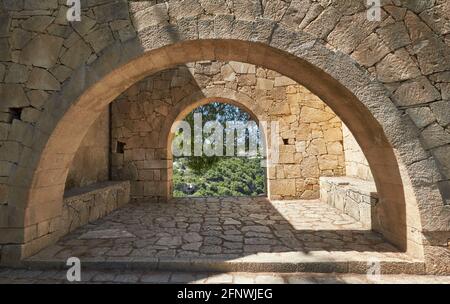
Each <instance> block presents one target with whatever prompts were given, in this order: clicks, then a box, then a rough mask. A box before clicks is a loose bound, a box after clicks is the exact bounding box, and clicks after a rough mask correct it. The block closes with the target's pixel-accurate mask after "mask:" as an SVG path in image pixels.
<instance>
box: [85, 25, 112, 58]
mask: <svg viewBox="0 0 450 304" xmlns="http://www.w3.org/2000/svg"><path fill="white" fill-rule="evenodd" d="M86 41H87V42H88V43H89V44H90V45H91V46H92V48H93V49H94V51H95V52H97V53H98V52H100V51H102V50H103V49H104V48H106V47H107V46H108V45H110V44H112V43H113V42H114V37H113V35H112V34H111V31H110V30H109V28H107V27H102V28H99V29H97V30H95V31H93V32H90V33H89V34H88V35H86Z"/></svg>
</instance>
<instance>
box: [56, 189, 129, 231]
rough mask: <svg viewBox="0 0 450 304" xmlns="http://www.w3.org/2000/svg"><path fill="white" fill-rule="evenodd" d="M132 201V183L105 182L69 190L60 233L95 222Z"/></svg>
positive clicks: (65, 198)
mask: <svg viewBox="0 0 450 304" xmlns="http://www.w3.org/2000/svg"><path fill="white" fill-rule="evenodd" d="M129 201H130V183H129V182H128V181H123V182H103V183H97V184H93V185H90V186H88V187H81V188H77V189H73V190H70V191H67V192H66V194H65V197H64V203H63V211H62V217H61V222H60V225H61V226H60V227H59V233H61V235H65V234H67V233H69V232H71V231H73V230H75V229H76V228H78V227H80V226H82V225H86V224H87V223H89V222H93V221H95V220H97V219H99V218H102V217H104V216H105V215H107V214H109V213H111V212H112V211H114V210H115V209H117V208H120V207H122V206H124V205H126V204H127V203H129Z"/></svg>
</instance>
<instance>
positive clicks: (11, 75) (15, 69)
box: [5, 63, 28, 83]
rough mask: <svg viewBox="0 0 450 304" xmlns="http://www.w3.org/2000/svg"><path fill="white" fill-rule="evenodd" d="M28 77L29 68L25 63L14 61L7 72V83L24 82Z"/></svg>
mask: <svg viewBox="0 0 450 304" xmlns="http://www.w3.org/2000/svg"><path fill="white" fill-rule="evenodd" d="M27 79H28V68H27V67H26V66H24V65H21V64H17V63H13V64H12V65H10V67H9V70H8V73H7V74H6V78H5V82H6V83H24V82H26V81H27Z"/></svg>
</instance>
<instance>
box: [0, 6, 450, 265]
mask: <svg viewBox="0 0 450 304" xmlns="http://www.w3.org/2000/svg"><path fill="white" fill-rule="evenodd" d="M180 18H181V17H180ZM324 22H325V21H324ZM135 23H136V24H138V25H137V32H138V36H137V38H134V39H131V40H128V41H127V42H123V43H116V44H113V45H111V46H110V47H108V48H106V49H105V50H103V51H102V53H101V54H100V56H99V58H98V59H96V60H95V61H93V62H92V63H91V64H90V65H82V66H80V67H78V68H77V69H76V70H75V71H74V72H73V73H72V74H71V77H70V78H69V79H68V80H67V81H66V82H64V84H63V85H62V87H61V90H60V91H58V92H56V93H54V94H53V95H52V96H51V97H50V98H49V99H48V100H47V102H46V104H45V107H44V108H43V111H42V113H41V114H40V116H39V118H38V119H37V121H36V123H35V124H34V125H33V126H31V127H30V128H28V129H27V131H26V138H25V139H24V140H23V141H24V142H25V144H24V147H23V148H22V149H21V153H20V154H19V155H20V156H18V159H17V164H18V165H17V166H14V167H13V168H11V169H10V170H9V173H8V174H9V175H8V204H7V205H6V207H3V208H2V211H5V212H2V214H7V215H8V216H7V219H6V220H3V221H2V223H3V225H2V226H3V228H2V230H1V231H2V243H7V244H8V245H6V246H3V247H2V262H8V261H11V260H16V261H17V260H18V259H20V258H23V257H26V256H29V255H31V254H33V253H35V252H36V251H38V250H39V249H41V248H43V247H44V246H46V245H48V244H50V243H52V242H53V241H54V240H56V239H57V238H58V236H59V235H58V221H59V217H60V212H61V201H62V195H63V191H64V184H65V179H66V176H67V173H68V168H69V165H70V162H71V160H72V158H73V155H74V153H75V152H76V150H77V148H78V145H79V144H80V142H81V140H82V139H83V136H84V135H85V133H86V132H87V130H88V128H89V126H90V125H91V124H92V123H93V122H94V121H95V119H96V117H97V116H98V115H99V114H100V113H101V110H103V109H104V107H105V106H106V105H107V104H108V103H110V102H111V101H112V100H114V98H115V97H116V96H118V95H119V94H120V93H121V92H123V91H124V90H125V89H126V88H128V87H129V86H130V85H132V84H133V83H135V82H136V81H138V80H140V79H142V78H143V77H145V76H147V75H150V74H152V73H155V72H157V71H160V70H163V69H165V68H169V67H173V66H175V65H177V64H183V63H187V62H193V61H199V60H222V61H230V60H235V61H241V62H248V63H252V64H255V65H260V66H263V67H266V68H269V69H272V70H275V71H277V72H279V73H281V74H283V75H286V76H288V77H290V78H292V79H293V80H295V81H297V82H298V83H300V84H302V85H304V86H305V87H307V88H308V89H309V90H310V91H311V92H313V93H314V94H316V95H317V96H319V97H320V98H321V99H322V100H323V101H324V102H326V103H327V105H328V106H329V107H331V108H332V109H333V111H334V112H335V113H336V114H337V115H338V116H339V117H340V118H341V119H342V121H343V122H344V123H345V124H346V125H347V126H348V128H349V129H350V130H351V132H352V133H353V134H354V136H355V138H356V139H357V141H358V143H359V145H360V146H361V148H362V150H363V151H364V153H365V155H366V157H367V160H368V162H369V164H370V167H371V170H372V173H373V176H374V180H375V183H376V185H377V188H378V191H379V195H380V204H382V205H381V210H382V212H380V222H381V227H380V230H381V231H382V232H383V234H384V236H385V237H386V238H387V239H389V240H390V241H391V242H393V243H395V244H396V245H397V246H399V247H400V248H402V249H405V250H408V251H409V252H411V253H412V254H415V255H418V256H420V255H421V253H422V248H423V247H422V246H423V245H426V250H425V257H426V258H427V259H429V260H430V261H433V265H430V267H436V265H434V264H440V265H444V266H445V265H447V266H446V267H448V254H447V257H445V256H443V255H441V254H442V252H444V253H445V252H446V250H447V249H446V248H445V247H443V246H442V242H443V241H444V240H445V239H446V237H447V236H448V230H449V227H448V225H449V221H448V219H449V216H450V212H449V209H448V208H447V207H445V206H444V203H443V197H442V196H441V194H440V192H439V188H438V183H439V182H440V181H442V179H443V178H442V177H441V175H440V174H439V171H438V169H437V166H436V163H435V161H434V159H433V158H432V157H430V155H429V153H428V152H427V151H426V150H425V149H424V147H423V145H422V144H421V142H420V140H419V136H418V133H417V130H416V128H415V127H414V126H413V125H412V123H411V121H410V119H409V118H408V117H405V116H403V115H402V113H401V112H400V111H399V110H398V108H397V107H396V106H395V105H394V103H393V102H392V101H391V100H390V98H389V93H388V92H387V91H386V89H385V87H384V86H383V85H381V84H380V83H379V82H378V81H376V80H375V79H373V78H372V77H371V76H370V74H369V73H367V71H366V70H365V69H364V68H362V67H361V66H360V65H358V64H356V63H355V62H354V61H353V60H351V59H350V57H349V56H348V55H345V54H343V53H340V52H335V51H333V50H330V49H329V48H327V47H325V46H324V45H323V44H322V43H321V42H320V41H319V40H317V39H316V38H315V37H314V33H312V29H311V28H310V30H309V31H308V32H309V34H307V33H301V32H296V31H292V30H289V29H288V28H287V27H285V26H283V25H281V24H280V23H276V22H273V21H271V20H265V19H256V20H240V19H235V18H234V17H231V16H226V15H222V16H217V17H216V18H214V19H197V18H192V16H185V18H181V19H180V20H179V21H178V22H177V24H171V25H163V24H156V25H155V24H145V23H140V22H139V20H138V22H135ZM233 29H235V30H233ZM41 226H45V227H47V229H44V230H43V231H46V232H45V233H36V231H39V230H40V229H39V227H41ZM424 236H426V237H427V240H425V239H424V238H423V237H424ZM11 244H13V245H11ZM438 245H439V246H438ZM447 251H448V250H447Z"/></svg>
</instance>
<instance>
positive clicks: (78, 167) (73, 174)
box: [66, 109, 110, 190]
mask: <svg viewBox="0 0 450 304" xmlns="http://www.w3.org/2000/svg"><path fill="white" fill-rule="evenodd" d="M109 129H110V126H109V109H107V110H105V111H104V112H103V113H102V114H101V115H100V117H99V118H98V119H97V121H96V122H95V123H94V124H93V125H92V126H91V127H90V128H89V132H88V133H87V134H86V136H85V137H84V139H83V141H82V142H81V145H80V147H79V148H78V150H77V153H76V154H75V157H74V159H73V161H72V164H71V167H70V169H69V174H68V176H67V180H66V190H70V189H73V188H77V187H85V186H89V185H92V184H95V183H99V182H104V181H107V180H108V179H109V154H110V149H109V145H110V132H109Z"/></svg>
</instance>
